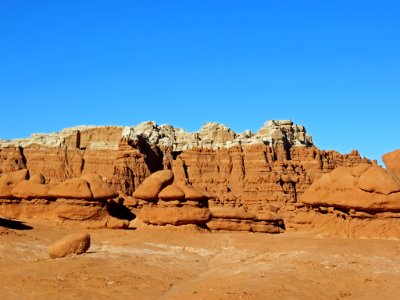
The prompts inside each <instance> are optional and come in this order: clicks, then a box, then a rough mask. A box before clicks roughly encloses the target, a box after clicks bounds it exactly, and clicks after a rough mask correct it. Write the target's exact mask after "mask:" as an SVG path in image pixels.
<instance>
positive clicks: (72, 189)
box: [47, 178, 93, 199]
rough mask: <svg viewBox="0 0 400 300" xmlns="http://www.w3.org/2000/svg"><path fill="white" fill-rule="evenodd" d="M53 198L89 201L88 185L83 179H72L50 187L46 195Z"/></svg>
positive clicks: (90, 196)
mask: <svg viewBox="0 0 400 300" xmlns="http://www.w3.org/2000/svg"><path fill="white" fill-rule="evenodd" d="M47 194H48V195H49V196H50V197H55V198H75V199H91V198H92V197H93V195H92V192H91V191H90V188H89V184H88V182H87V181H86V180H84V179H83V178H72V179H68V180H66V181H64V182H62V183H59V184H57V185H55V186H54V187H52V188H51V189H50V190H49V191H48V193H47Z"/></svg>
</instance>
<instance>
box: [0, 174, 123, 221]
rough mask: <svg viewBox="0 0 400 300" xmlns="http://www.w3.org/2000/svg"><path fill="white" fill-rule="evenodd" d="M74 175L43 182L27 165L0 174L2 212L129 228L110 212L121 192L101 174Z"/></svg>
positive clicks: (16, 216)
mask: <svg viewBox="0 0 400 300" xmlns="http://www.w3.org/2000/svg"><path fill="white" fill-rule="evenodd" d="M85 178H86V179H84V178H72V179H68V180H66V181H64V182H61V183H58V184H44V183H40V182H43V181H44V180H43V179H44V177H43V175H41V174H36V175H33V176H32V177H30V176H29V171H28V170H27V169H23V170H19V171H15V172H11V173H7V174H3V176H2V177H1V178H0V191H1V194H0V215H2V216H5V217H8V218H16V219H20V220H31V219H37V220H46V221H50V222H51V221H56V222H58V223H70V224H71V223H75V224H76V223H78V224H81V223H85V224H87V226H89V227H109V228H126V227H128V225H129V220H127V219H126V220H119V219H118V218H116V217H114V216H113V214H112V213H111V212H110V210H111V209H110V207H113V210H114V211H116V210H118V209H116V207H118V204H117V203H115V201H114V200H113V199H114V198H116V197H117V196H118V195H117V194H116V193H115V192H114V191H113V190H112V189H111V188H110V187H109V186H108V185H107V184H106V183H105V182H104V181H103V180H102V178H101V177H100V176H86V177H85Z"/></svg>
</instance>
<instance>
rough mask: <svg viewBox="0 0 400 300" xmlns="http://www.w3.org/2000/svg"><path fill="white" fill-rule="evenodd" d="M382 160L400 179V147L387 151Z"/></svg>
mask: <svg viewBox="0 0 400 300" xmlns="http://www.w3.org/2000/svg"><path fill="white" fill-rule="evenodd" d="M382 160H383V162H384V163H385V165H386V169H387V170H388V171H389V172H390V173H392V174H395V175H396V176H397V178H398V179H399V180H400V149H399V150H395V151H392V152H389V153H386V154H385V155H383V156H382Z"/></svg>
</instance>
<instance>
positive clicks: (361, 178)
mask: <svg viewBox="0 0 400 300" xmlns="http://www.w3.org/2000/svg"><path fill="white" fill-rule="evenodd" d="M396 152H397V151H396ZM396 152H394V154H392V153H389V154H386V155H384V157H385V160H386V161H387V162H388V166H390V169H389V170H385V169H383V168H382V167H380V166H376V165H370V164H361V165H359V166H357V167H340V168H337V169H335V170H334V171H332V172H331V173H329V174H325V175H324V176H322V177H321V178H320V179H318V180H316V181H315V182H314V183H313V184H312V185H311V187H310V188H309V189H308V190H307V191H306V192H305V193H304V194H303V196H302V197H301V201H302V202H303V203H305V204H306V205H307V206H308V207H309V209H308V211H305V212H303V214H302V215H301V216H297V217H296V219H295V220H294V222H295V223H298V224H312V225H314V226H318V227H323V226H320V224H321V223H323V224H325V225H324V226H325V227H328V228H325V229H326V230H327V231H331V232H332V231H335V230H338V231H340V228H341V230H342V231H343V232H347V234H349V230H350V228H351V235H353V236H368V237H371V236H372V237H396V238H399V237H400V231H399V230H400V182H399V181H398V178H397V177H396V175H395V173H393V170H394V169H393V168H392V166H393V165H395V161H391V160H390V159H393V158H396ZM389 158H390V159H389ZM345 221H346V222H345ZM329 224H330V225H331V226H330V227H329ZM332 228H333V229H332ZM320 229H321V228H320Z"/></svg>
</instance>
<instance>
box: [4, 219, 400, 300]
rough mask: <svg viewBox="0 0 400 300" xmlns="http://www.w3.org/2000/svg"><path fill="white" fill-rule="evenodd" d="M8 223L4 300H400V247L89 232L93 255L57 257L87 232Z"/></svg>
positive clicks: (311, 239) (292, 236)
mask: <svg viewBox="0 0 400 300" xmlns="http://www.w3.org/2000/svg"><path fill="white" fill-rule="evenodd" d="M26 225H28V226H30V227H32V228H31V229H29V228H27V229H25V230H21V229H18V230H16V229H14V230H9V229H4V228H2V227H0V298H1V299H399V297H400V241H396V240H355V239H335V238H321V237H318V236H311V235H309V234H306V233H285V234H280V235H268V234H254V233H213V234H211V233H185V232H165V231H156V232H141V231H134V230H105V229H104V230H103V229H101V230H87V232H89V233H90V234H91V236H92V245H91V247H90V249H89V251H88V253H86V254H83V255H79V256H74V257H68V258H61V259H49V258H48V255H47V246H48V245H49V244H51V243H52V242H53V241H55V240H57V239H58V238H61V237H63V236H64V235H66V234H69V233H74V232H82V230H80V229H74V228H65V227H50V226H48V225H44V224H26Z"/></svg>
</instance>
